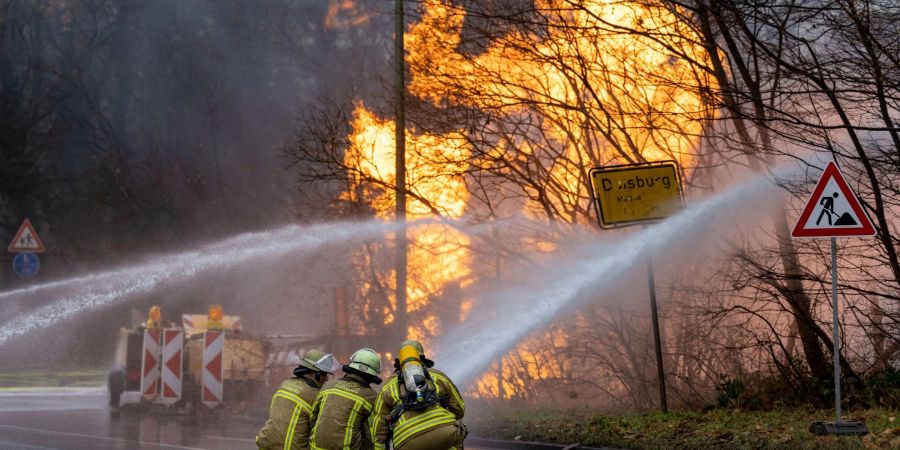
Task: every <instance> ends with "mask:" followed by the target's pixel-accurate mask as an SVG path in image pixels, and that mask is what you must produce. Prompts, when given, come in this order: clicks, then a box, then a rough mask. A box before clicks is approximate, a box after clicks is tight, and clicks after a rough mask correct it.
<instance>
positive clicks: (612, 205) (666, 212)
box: [590, 161, 683, 228]
mask: <svg viewBox="0 0 900 450" xmlns="http://www.w3.org/2000/svg"><path fill="white" fill-rule="evenodd" d="M590 177H591V188H592V190H593V196H594V204H595V205H596V206H597V218H598V219H599V221H600V226H601V227H603V228H614V227H621V226H627V225H636V224H640V223H646V222H656V221H659V220H662V219H665V218H666V217H669V216H670V215H672V214H674V213H676V212H678V211H679V210H681V208H682V206H683V200H682V195H681V178H680V177H679V176H678V166H677V165H676V164H675V162H674V161H665V162H659V163H647V164H631V165H627V166H608V167H597V168H594V169H591V172H590Z"/></svg>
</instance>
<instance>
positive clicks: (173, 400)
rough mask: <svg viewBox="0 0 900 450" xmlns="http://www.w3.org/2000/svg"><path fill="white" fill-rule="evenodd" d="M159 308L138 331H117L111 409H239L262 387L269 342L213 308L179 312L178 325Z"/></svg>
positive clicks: (109, 378)
mask: <svg viewBox="0 0 900 450" xmlns="http://www.w3.org/2000/svg"><path fill="white" fill-rule="evenodd" d="M159 316H160V314H159V309H158V308H156V309H155V310H154V309H153V308H151V313H150V318H148V320H147V322H146V323H144V324H143V325H141V326H139V327H135V328H132V329H125V328H123V329H121V330H120V332H119V341H118V345H117V348H116V353H115V357H114V363H113V368H112V369H111V370H110V372H109V377H108V386H109V402H110V407H112V408H114V409H118V408H120V407H124V406H126V405H142V406H150V405H157V406H168V407H178V408H183V409H185V410H195V409H197V408H201V407H206V408H209V409H214V408H220V407H222V408H224V409H226V410H228V411H230V412H236V411H242V410H244V409H246V407H247V406H249V404H250V403H251V402H252V401H253V400H254V399H255V397H256V396H257V393H258V392H259V390H260V389H264V388H265V387H266V385H267V380H266V378H265V375H266V373H267V372H268V371H267V359H268V358H267V351H268V348H269V342H268V340H267V339H265V338H258V337H254V336H251V335H248V334H245V333H243V331H242V329H241V323H240V317H238V316H227V315H224V314H223V313H222V309H221V307H219V306H218V305H213V306H212V307H210V310H209V313H208V314H184V315H183V316H182V320H181V326H180V327H174V326H171V324H169V326H166V324H165V323H163V322H161V320H160V317H159Z"/></svg>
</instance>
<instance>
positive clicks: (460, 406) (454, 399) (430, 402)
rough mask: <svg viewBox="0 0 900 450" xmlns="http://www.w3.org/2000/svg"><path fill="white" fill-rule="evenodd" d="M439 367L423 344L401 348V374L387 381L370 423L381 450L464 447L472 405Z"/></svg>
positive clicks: (407, 343) (377, 448)
mask: <svg viewBox="0 0 900 450" xmlns="http://www.w3.org/2000/svg"><path fill="white" fill-rule="evenodd" d="M433 366H434V362H433V361H431V360H429V359H428V358H426V357H425V350H424V349H423V347H422V344H421V343H420V342H419V341H416V340H412V339H409V340H406V341H403V343H402V344H400V353H399V357H398V358H397V360H396V361H395V363H394V367H395V368H396V369H397V370H396V373H395V374H394V375H392V376H391V377H390V378H388V380H387V382H385V384H384V387H383V388H382V389H381V392H380V393H379V394H378V399H377V400H376V401H375V411H374V412H373V413H372V416H371V418H370V419H369V427H370V428H369V432H370V433H371V434H372V439H373V440H374V441H375V450H384V449H386V448H387V446H388V444H389V443H392V444H393V448H395V449H397V450H447V449H457V450H461V449H462V448H463V441H464V440H465V438H466V435H467V434H468V432H467V430H466V427H465V425H464V424H463V423H462V418H463V415H465V413H466V403H465V402H464V401H463V398H462V396H461V395H460V394H459V390H458V389H457V388H456V385H454V384H453V381H451V380H450V377H448V376H447V375H446V374H444V373H443V372H441V371H439V370H437V369H434V368H432V367H433Z"/></svg>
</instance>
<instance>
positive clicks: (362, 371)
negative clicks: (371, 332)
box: [309, 348, 381, 450]
mask: <svg viewBox="0 0 900 450" xmlns="http://www.w3.org/2000/svg"><path fill="white" fill-rule="evenodd" d="M343 370H344V373H345V375H344V377H343V378H341V379H339V380H336V381H332V382H330V383H328V384H327V385H325V387H323V388H322V390H321V391H319V395H318V396H316V403H315V404H314V405H313V411H312V417H313V418H314V420H315V425H314V426H313V429H312V434H311V435H310V438H309V447H310V448H311V449H313V450H337V449H343V450H359V449H371V448H372V439H371V437H370V436H369V428H368V420H369V414H371V413H372V404H373V403H374V402H375V397H376V396H377V394H376V393H375V390H374V389H372V387H371V386H370V384H372V383H374V384H381V378H378V374H380V373H381V357H380V356H378V353H375V351H374V350H371V349H368V348H363V349H360V350H357V351H356V352H355V353H353V355H352V356H350V362H348V363H347V365H345V366H344V367H343Z"/></svg>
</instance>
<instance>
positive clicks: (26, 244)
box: [6, 218, 44, 253]
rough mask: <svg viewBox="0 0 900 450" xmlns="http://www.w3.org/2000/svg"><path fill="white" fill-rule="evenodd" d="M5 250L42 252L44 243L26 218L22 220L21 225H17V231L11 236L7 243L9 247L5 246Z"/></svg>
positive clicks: (11, 251) (12, 251)
mask: <svg viewBox="0 0 900 450" xmlns="http://www.w3.org/2000/svg"><path fill="white" fill-rule="evenodd" d="M6 250H7V251H9V252H10V253H26V252H28V253H43V252H44V243H43V242H41V238H39V237H38V235H37V232H36V231H34V227H33V226H32V225H31V221H30V220H28V218H26V219H25V221H24V222H22V226H20V227H19V231H18V232H16V236H15V237H14V238H13V240H12V242H10V243H9V247H7V249H6Z"/></svg>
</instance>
